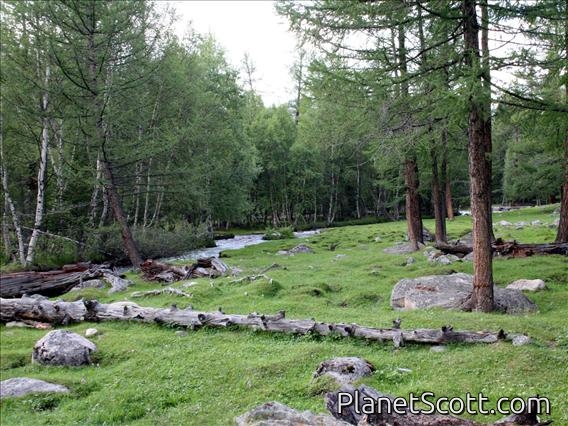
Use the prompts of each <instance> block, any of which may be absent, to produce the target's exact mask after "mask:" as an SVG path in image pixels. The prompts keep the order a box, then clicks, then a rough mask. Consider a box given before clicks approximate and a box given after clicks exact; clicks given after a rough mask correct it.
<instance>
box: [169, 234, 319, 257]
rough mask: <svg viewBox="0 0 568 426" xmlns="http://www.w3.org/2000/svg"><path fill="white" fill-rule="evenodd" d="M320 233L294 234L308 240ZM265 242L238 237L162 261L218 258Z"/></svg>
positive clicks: (256, 236)
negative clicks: (229, 251) (227, 251)
mask: <svg viewBox="0 0 568 426" xmlns="http://www.w3.org/2000/svg"><path fill="white" fill-rule="evenodd" d="M319 232H320V231H319V230H315V231H304V232H294V235H295V236H296V238H306V237H309V236H311V235H315V234H319ZM265 242H266V241H265V240H263V239H262V234H248V235H236V236H235V237H234V238H228V239H226V240H217V241H215V243H216V244H217V246H216V247H207V248H200V249H195V250H190V251H188V252H187V253H184V254H182V255H181V256H175V257H169V258H167V259H160V260H161V261H164V262H171V261H174V260H192V259H197V258H202V257H218V256H219V253H220V252H222V251H224V250H237V249H241V248H243V247H247V246H252V245H255V244H262V243H265Z"/></svg>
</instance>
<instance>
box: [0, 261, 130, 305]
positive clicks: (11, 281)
mask: <svg viewBox="0 0 568 426" xmlns="http://www.w3.org/2000/svg"><path fill="white" fill-rule="evenodd" d="M95 278H102V279H104V280H105V281H107V282H108V283H109V284H110V285H111V286H112V288H113V290H114V291H121V290H124V289H125V288H126V287H127V286H128V284H129V283H130V282H129V281H127V280H124V279H123V277H121V276H119V275H117V274H115V273H114V272H113V271H111V270H110V269H108V267H107V266H106V265H92V264H90V263H76V264H73V265H65V266H63V268H62V269H58V270H55V271H47V272H34V271H27V272H15V273H11V274H2V275H1V280H2V282H1V284H0V297H21V296H23V295H24V294H27V295H33V294H40V295H42V296H47V297H55V296H60V295H62V294H65V293H67V292H68V291H69V290H71V289H72V288H73V287H75V286H77V285H79V284H81V283H82V282H83V281H87V280H91V279H95Z"/></svg>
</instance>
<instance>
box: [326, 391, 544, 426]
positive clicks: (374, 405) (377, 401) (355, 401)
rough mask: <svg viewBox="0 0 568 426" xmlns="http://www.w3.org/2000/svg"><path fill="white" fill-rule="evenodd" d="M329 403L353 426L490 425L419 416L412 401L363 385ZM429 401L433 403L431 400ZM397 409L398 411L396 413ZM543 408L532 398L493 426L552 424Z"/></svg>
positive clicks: (433, 415)
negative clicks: (541, 414) (543, 416)
mask: <svg viewBox="0 0 568 426" xmlns="http://www.w3.org/2000/svg"><path fill="white" fill-rule="evenodd" d="M325 399H326V406H327V409H328V410H329V412H330V413H331V414H332V415H333V417H335V418H336V419H339V420H342V421H344V422H347V423H349V424H352V425H357V424H359V425H363V424H364V425H377V426H383V425H397V426H489V425H488V424H486V423H478V422H475V421H473V420H467V419H462V418H459V417H455V416H452V415H450V414H441V413H437V412H434V413H431V414H425V413H418V412H417V411H418V410H417V407H413V409H412V410H410V409H409V407H408V406H406V404H407V403H408V401H406V400H405V401H402V399H401V398H395V397H393V396H391V395H387V394H383V393H381V392H379V391H377V390H376V389H373V388H371V387H369V386H366V385H361V386H359V387H358V388H357V389H355V388H353V387H352V386H344V387H343V388H341V389H340V390H339V391H337V392H329V393H327V394H326V396H325ZM395 401H398V403H395ZM429 401H430V402H431V401H432V400H431V399H429ZM403 405H404V406H403ZM394 407H396V409H393V408H394ZM539 408H540V407H539V406H538V402H537V398H528V399H527V404H525V410H524V412H522V413H519V414H513V415H511V416H509V417H506V418H504V419H501V420H498V421H497V422H495V423H491V425H500V426H520V425H526V426H529V425H532V426H544V425H548V424H550V423H551V422H550V421H547V422H542V423H541V422H540V421H539V419H538V417H537V414H539V413H538V411H539Z"/></svg>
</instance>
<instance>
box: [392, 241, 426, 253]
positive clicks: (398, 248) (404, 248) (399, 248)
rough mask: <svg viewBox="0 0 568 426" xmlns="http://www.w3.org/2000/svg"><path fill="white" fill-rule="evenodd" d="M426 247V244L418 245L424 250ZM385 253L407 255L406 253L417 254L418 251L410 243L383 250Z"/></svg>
mask: <svg viewBox="0 0 568 426" xmlns="http://www.w3.org/2000/svg"><path fill="white" fill-rule="evenodd" d="M422 247H424V244H420V243H419V244H418V248H419V249H420V248H422ZM383 252H385V253H389V254H406V253H414V252H416V250H414V248H413V247H412V246H411V245H410V244H408V243H398V244H396V245H394V246H392V247H387V248H386V249H383Z"/></svg>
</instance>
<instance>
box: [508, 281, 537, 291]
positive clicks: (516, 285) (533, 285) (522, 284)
mask: <svg viewBox="0 0 568 426" xmlns="http://www.w3.org/2000/svg"><path fill="white" fill-rule="evenodd" d="M507 288H509V289H512V290H521V291H522V290H526V291H539V290H544V289H545V288H546V284H545V283H544V281H543V280H538V279H537V280H517V281H513V282H512V283H511V284H509V285H508V286H507Z"/></svg>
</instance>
